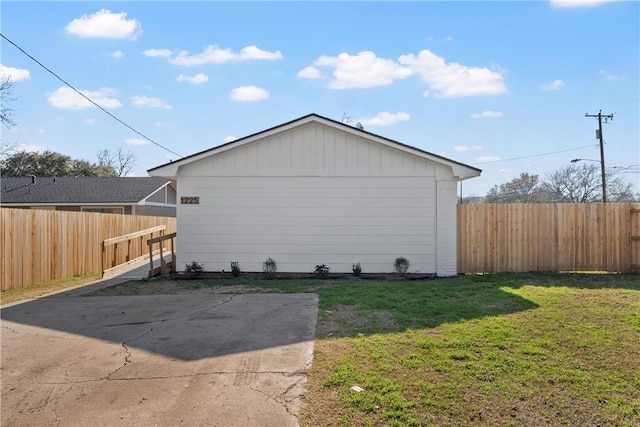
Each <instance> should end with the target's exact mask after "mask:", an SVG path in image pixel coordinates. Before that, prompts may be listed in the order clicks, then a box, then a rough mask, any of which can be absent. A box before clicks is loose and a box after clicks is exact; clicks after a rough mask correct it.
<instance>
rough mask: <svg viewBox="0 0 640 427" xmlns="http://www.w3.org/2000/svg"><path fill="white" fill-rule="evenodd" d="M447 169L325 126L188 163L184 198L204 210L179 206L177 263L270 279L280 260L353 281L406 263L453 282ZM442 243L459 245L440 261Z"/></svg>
mask: <svg viewBox="0 0 640 427" xmlns="http://www.w3.org/2000/svg"><path fill="white" fill-rule="evenodd" d="M448 169H449V168H447V167H446V166H444V165H441V164H438V163H435V162H432V161H429V160H426V159H423V158H420V157H418V156H414V155H412V154H409V153H407V152H404V151H401V150H398V149H394V148H391V147H386V146H384V145H382V144H379V143H376V142H373V141H371V140H368V139H365V138H363V137H361V136H358V135H353V134H349V133H346V132H343V131H339V130H336V129H334V128H332V127H330V126H324V125H322V124H318V123H310V124H306V125H304V126H300V127H298V128H294V129H291V130H288V131H287V132H283V133H280V134H276V135H272V136H270V137H267V138H264V139H261V140H258V141H255V142H252V143H250V144H245V145H241V146H238V147H234V148H233V149H229V150H227V151H224V152H220V153H217V154H215V155H212V156H210V157H207V158H204V159H201V160H198V161H196V162H193V163H190V164H186V165H183V166H181V167H180V171H179V179H178V180H177V185H178V200H180V197H185V196H186V197H189V196H195V197H198V198H199V204H194V205H188V204H179V205H178V215H177V217H178V230H179V232H178V243H177V244H178V247H179V251H178V266H179V267H180V266H181V265H185V264H188V263H191V262H192V261H196V262H198V263H201V264H203V265H204V267H205V270H207V271H220V270H225V271H229V270H230V263H231V262H232V261H237V262H239V263H240V267H241V269H242V270H243V271H262V263H263V262H264V261H265V260H266V258H267V257H271V258H273V259H275V260H276V262H277V265H278V270H279V271H285V272H312V271H313V270H314V267H315V265H317V264H326V265H327V266H328V267H330V268H331V272H345V273H350V272H351V267H352V264H354V263H357V262H360V264H361V266H362V270H363V272H369V273H373V272H376V273H385V272H392V271H393V262H394V260H395V258H396V257H399V256H403V257H405V258H407V259H409V261H410V262H411V267H410V270H409V271H410V272H414V273H427V274H428V273H437V274H441V275H448V274H455V269H456V265H455V260H456V256H455V254H456V248H455V241H456V239H455V230H456V228H455V227H456V218H455V212H456V211H455V204H456V190H455V189H456V182H455V181H453V180H452V177H451V172H450V170H448ZM447 179H448V180H449V181H447ZM439 180H442V182H439ZM449 223H450V224H449ZM442 226H444V228H442ZM451 233H453V238H451ZM439 236H440V238H442V239H448V240H447V244H448V245H450V246H451V245H452V247H451V248H447V250H445V251H444V252H443V254H440V251H439V250H436V244H437V240H438V239H439ZM451 242H453V243H451ZM445 258H446V259H445ZM439 262H440V263H441V264H442V265H439Z"/></svg>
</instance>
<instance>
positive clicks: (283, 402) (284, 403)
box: [244, 372, 307, 419]
mask: <svg viewBox="0 0 640 427" xmlns="http://www.w3.org/2000/svg"><path fill="white" fill-rule="evenodd" d="M273 373H276V374H280V375H283V376H285V377H287V378H290V377H293V376H302V378H299V379H298V380H297V381H295V382H294V383H293V384H291V385H290V386H289V387H287V389H286V390H285V391H283V392H282V393H278V394H276V395H275V396H273V395H271V394H269V393H267V392H265V391H262V390H260V389H258V388H255V387H254V386H252V385H251V384H250V383H248V382H244V384H245V385H246V386H247V387H249V389H250V390H252V391H255V392H257V393H260V394H262V395H263V396H266V397H268V398H269V399H271V400H273V401H274V402H276V403H277V404H278V405H280V406H282V408H283V409H284V410H285V412H286V413H287V415H289V416H291V417H294V418H296V419H297V418H298V416H297V415H296V414H295V413H293V412H291V409H290V408H289V405H287V403H290V402H292V401H293V399H291V400H290V401H287V399H286V398H284V397H283V396H285V395H286V394H287V393H288V392H289V391H291V390H292V389H293V388H294V387H296V386H297V385H298V384H299V383H300V382H301V381H303V380H305V379H307V376H306V375H301V374H300V373H288V372H272V374H273ZM258 374H259V373H258Z"/></svg>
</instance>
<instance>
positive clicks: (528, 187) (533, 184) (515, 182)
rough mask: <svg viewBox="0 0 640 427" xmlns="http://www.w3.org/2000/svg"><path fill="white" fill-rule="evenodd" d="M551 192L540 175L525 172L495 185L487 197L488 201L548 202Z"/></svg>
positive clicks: (486, 200)
mask: <svg viewBox="0 0 640 427" xmlns="http://www.w3.org/2000/svg"><path fill="white" fill-rule="evenodd" d="M549 199H550V197H549V194H548V193H547V191H545V188H544V186H543V185H542V182H541V180H540V177H539V176H538V175H530V174H528V173H527V172H523V173H521V174H520V176H519V177H517V178H514V179H512V180H511V181H509V182H505V183H504V184H500V185H499V186H498V185H494V186H493V187H492V188H491V189H490V190H489V192H487V195H486V197H485V202H486V203H539V202H547V201H550V200H549Z"/></svg>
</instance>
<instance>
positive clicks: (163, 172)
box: [147, 113, 482, 179]
mask: <svg viewBox="0 0 640 427" xmlns="http://www.w3.org/2000/svg"><path fill="white" fill-rule="evenodd" d="M311 122H316V123H323V124H325V125H328V126H332V127H334V128H337V129H341V130H343V131H345V132H349V133H352V134H355V135H359V136H362V137H363V138H367V139H370V140H374V141H377V142H379V143H381V144H383V145H386V146H389V147H393V148H396V149H400V150H402V151H405V152H408V153H411V154H414V155H417V156H419V157H422V158H425V159H428V160H431V161H434V162H437V163H441V164H445V165H448V166H451V167H452V169H453V171H454V176H455V177H458V178H459V179H467V178H473V177H476V176H479V175H480V172H482V170H481V169H478V168H475V167H473V166H469V165H466V164H464V163H460V162H457V161H455V160H451V159H448V158H446V157H443V156H440V155H437V154H433V153H430V152H428V151H425V150H422V149H420V148H416V147H412V146H410V145H407V144H403V143H401V142H398V141H394V140H393V139H389V138H386V137H384V136H380V135H377V134H375V133H372V132H368V131H366V130H364V129H359V128H356V127H353V126H351V125H348V124H345V123H342V122H338V121H336V120H333V119H329V118H327V117H323V116H320V115H318V114H315V113H313V114H308V115H306V116H302V117H300V118H297V119H295V120H291V121H289V122H286V123H283V124H281V125H278V126H274V127H272V128H269V129H266V130H264V131H261V132H257V133H254V134H251V135H249V136H246V137H244V138H240V139H236V140H235V141H232V142H229V143H226V144H222V145H219V146H217V147H214V148H211V149H208V150H205V151H201V152H199V153H195V154H192V155H190V156H187V157H183V158H182V159H180V160H176V161H173V162H169V163H165V164H163V165H160V166H157V167H155V168H152V169H149V170H148V171H147V172H148V173H149V175H152V176H158V177H164V178H167V179H172V178H175V177H176V176H177V173H178V168H179V167H180V166H183V165H186V164H189V163H192V162H195V161H198V160H201V159H203V158H206V157H209V156H211V155H214V154H218V153H222V152H224V151H227V150H228V149H232V148H236V147H239V146H241V145H244V144H248V143H251V142H253V141H256V140H258V139H262V138H265V137H268V136H272V135H274V134H277V133H280V132H285V131H287V130H289V129H292V128H295V127H298V126H302V125H305V124H307V123H311Z"/></svg>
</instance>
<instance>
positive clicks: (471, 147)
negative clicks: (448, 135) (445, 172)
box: [453, 145, 482, 151]
mask: <svg viewBox="0 0 640 427" xmlns="http://www.w3.org/2000/svg"><path fill="white" fill-rule="evenodd" d="M453 149H454V150H456V151H471V150H482V147H481V146H479V145H456V146H455V147H453Z"/></svg>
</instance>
